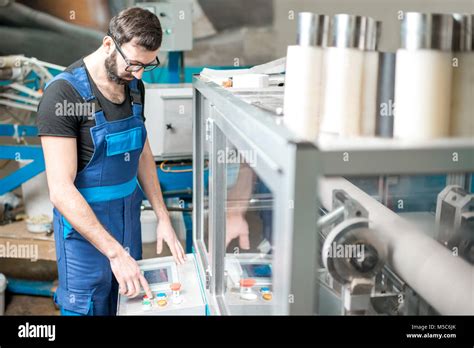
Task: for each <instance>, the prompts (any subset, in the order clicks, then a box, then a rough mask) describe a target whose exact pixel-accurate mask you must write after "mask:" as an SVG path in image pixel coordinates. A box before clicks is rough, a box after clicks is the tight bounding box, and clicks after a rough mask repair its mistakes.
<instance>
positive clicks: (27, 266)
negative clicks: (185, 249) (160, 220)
mask: <svg viewBox="0 0 474 348" xmlns="http://www.w3.org/2000/svg"><path fill="white" fill-rule="evenodd" d="M169 255H171V252H170V251H169V249H168V248H167V246H166V245H165V246H164V248H163V252H162V253H161V254H160V256H169ZM156 256H157V255H156V243H144V244H143V258H152V257H156ZM0 272H1V273H4V274H5V275H6V276H7V277H12V278H19V279H28V280H43V281H51V280H55V279H57V268H56V263H55V262H52V261H36V262H30V261H26V260H20V259H0ZM5 315H48V316H49V315H59V310H58V309H57V308H56V306H55V305H54V302H53V299H52V297H51V298H48V297H43V296H28V295H18V294H12V293H9V292H8V291H7V292H6V294H5Z"/></svg>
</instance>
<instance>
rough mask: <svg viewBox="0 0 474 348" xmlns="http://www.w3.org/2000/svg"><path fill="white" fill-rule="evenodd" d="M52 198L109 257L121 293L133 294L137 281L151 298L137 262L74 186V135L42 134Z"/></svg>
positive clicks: (72, 223) (76, 227)
mask: <svg viewBox="0 0 474 348" xmlns="http://www.w3.org/2000/svg"><path fill="white" fill-rule="evenodd" d="M41 144H42V147H43V153H44V158H45V163H46V176H47V179H48V186H49V195H50V199H51V202H52V203H53V205H54V206H55V207H56V209H58V210H59V211H60V212H61V214H62V215H64V217H65V218H66V219H67V221H68V222H69V223H70V224H71V225H72V226H73V227H74V229H75V230H76V231H78V232H79V233H80V234H81V235H82V236H84V238H86V239H87V240H88V241H89V242H90V243H91V244H92V245H94V246H95V247H96V248H97V249H98V250H99V251H100V252H101V253H102V254H104V255H105V256H106V257H107V258H108V259H109V260H110V265H111V268H112V271H113V273H114V275H115V277H116V278H117V281H118V283H119V285H120V293H121V294H123V295H125V296H129V297H135V296H137V295H138V294H139V293H140V284H141V285H142V286H143V288H144V289H145V291H146V293H147V295H148V296H149V297H150V298H151V297H152V293H151V291H150V288H149V286H148V283H147V282H146V280H145V278H144V277H143V275H142V274H141V272H140V268H139V266H138V264H137V262H136V261H135V260H134V259H133V258H132V257H131V256H130V255H129V254H128V253H127V252H126V251H125V250H124V248H123V247H122V246H121V245H120V243H118V242H117V240H115V238H114V237H112V235H110V233H109V232H107V231H106V230H105V228H104V227H103V226H102V225H101V223H100V222H99V220H98V219H97V217H96V216H95V214H94V212H93V211H92V209H91V207H90V206H89V204H88V203H87V202H86V200H85V199H84V197H83V196H82V195H81V194H80V192H79V191H78V190H77V188H76V187H75V186H74V179H75V177H76V171H77V143H76V138H71V137H56V136H42V137H41Z"/></svg>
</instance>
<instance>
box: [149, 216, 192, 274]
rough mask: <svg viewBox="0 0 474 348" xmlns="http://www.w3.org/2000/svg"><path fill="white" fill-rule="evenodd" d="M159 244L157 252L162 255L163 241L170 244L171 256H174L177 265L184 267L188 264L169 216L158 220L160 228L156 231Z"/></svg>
mask: <svg viewBox="0 0 474 348" xmlns="http://www.w3.org/2000/svg"><path fill="white" fill-rule="evenodd" d="M156 235H157V242H156V252H157V254H161V252H162V251H163V240H164V241H165V242H166V244H168V246H169V248H170V250H171V254H172V255H173V257H174V259H175V261H176V263H177V264H179V265H182V264H184V263H185V262H186V254H185V252H184V249H183V247H182V246H181V243H180V242H179V240H178V238H177V237H176V233H175V231H174V229H173V226H172V225H171V221H170V219H169V217H168V216H166V217H162V218H160V219H158V228H157V229H156Z"/></svg>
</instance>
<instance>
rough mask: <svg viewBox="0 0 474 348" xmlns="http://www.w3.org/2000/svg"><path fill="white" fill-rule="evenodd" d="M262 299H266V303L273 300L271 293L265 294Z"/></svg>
mask: <svg viewBox="0 0 474 348" xmlns="http://www.w3.org/2000/svg"><path fill="white" fill-rule="evenodd" d="M262 297H263V299H264V300H265V301H271V299H272V294H269V293H267V294H263V295H262Z"/></svg>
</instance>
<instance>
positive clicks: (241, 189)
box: [218, 142, 273, 315]
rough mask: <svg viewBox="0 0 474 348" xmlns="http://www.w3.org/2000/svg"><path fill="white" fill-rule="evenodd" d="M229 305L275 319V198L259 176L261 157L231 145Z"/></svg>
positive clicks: (236, 311)
mask: <svg viewBox="0 0 474 348" xmlns="http://www.w3.org/2000/svg"><path fill="white" fill-rule="evenodd" d="M218 155H220V159H221V160H223V161H225V164H226V182H227V192H226V194H227V195H226V205H225V213H226V214H225V215H226V252H227V253H226V275H227V277H226V287H227V288H226V295H225V299H226V303H227V305H228V308H229V311H230V312H231V314H244V315H245V314H270V313H271V305H272V299H273V293H272V291H273V289H272V230H273V228H272V227H273V226H272V219H273V195H272V192H271V191H270V190H269V189H268V187H267V186H266V185H265V182H264V181H263V180H262V179H261V178H260V177H259V176H258V175H257V174H256V172H255V170H254V169H255V167H256V166H257V165H258V164H257V163H256V157H255V156H253V155H254V154H252V153H244V152H241V151H238V150H237V149H236V148H235V147H234V146H233V144H231V143H229V142H228V144H227V147H226V150H225V153H221V154H218Z"/></svg>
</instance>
